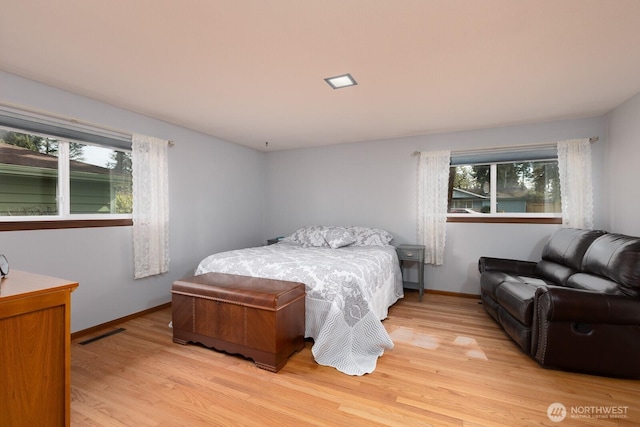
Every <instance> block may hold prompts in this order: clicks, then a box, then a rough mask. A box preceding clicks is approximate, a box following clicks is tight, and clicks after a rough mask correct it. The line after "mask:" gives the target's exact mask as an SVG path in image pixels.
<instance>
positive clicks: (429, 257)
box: [417, 151, 451, 265]
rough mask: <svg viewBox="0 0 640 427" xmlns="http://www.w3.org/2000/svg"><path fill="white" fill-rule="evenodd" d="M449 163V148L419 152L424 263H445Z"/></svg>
mask: <svg viewBox="0 0 640 427" xmlns="http://www.w3.org/2000/svg"><path fill="white" fill-rule="evenodd" d="M450 163H451V152H450V151H429V152H421V153H419V160H418V185H417V188H418V243H419V244H421V245H424V246H425V259H424V262H425V264H434V265H442V263H443V262H444V244H445V240H446V239H445V238H446V231H447V197H448V191H449V167H450Z"/></svg>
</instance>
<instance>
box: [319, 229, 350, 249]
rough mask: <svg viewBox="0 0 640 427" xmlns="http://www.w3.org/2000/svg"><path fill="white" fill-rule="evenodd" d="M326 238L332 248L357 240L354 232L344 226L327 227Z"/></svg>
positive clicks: (347, 244)
mask: <svg viewBox="0 0 640 427" xmlns="http://www.w3.org/2000/svg"><path fill="white" fill-rule="evenodd" d="M324 239H325V240H326V241H327V243H328V244H329V246H331V248H332V249H338V248H341V247H343V246H349V245H350V244H352V243H355V241H356V238H355V237H354V236H353V233H351V231H349V230H347V229H346V228H344V227H327V229H326V230H325V232H324Z"/></svg>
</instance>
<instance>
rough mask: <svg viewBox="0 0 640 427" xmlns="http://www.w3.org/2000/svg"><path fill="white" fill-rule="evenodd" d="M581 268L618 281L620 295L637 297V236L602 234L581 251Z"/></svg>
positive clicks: (639, 251) (639, 287)
mask: <svg viewBox="0 0 640 427" xmlns="http://www.w3.org/2000/svg"><path fill="white" fill-rule="evenodd" d="M582 271H583V272H584V273H591V274H595V275H598V276H602V277H605V278H607V279H609V280H612V281H614V282H617V284H618V288H619V292H618V293H621V294H623V295H628V296H632V297H640V238H638V237H631V236H626V235H622V234H613V233H612V234H605V235H603V236H601V237H599V238H598V239H597V240H596V241H594V242H593V244H592V245H591V246H590V247H589V249H588V250H587V252H586V253H585V255H584V260H583V262H582Z"/></svg>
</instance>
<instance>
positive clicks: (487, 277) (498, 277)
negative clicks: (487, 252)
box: [480, 271, 520, 300]
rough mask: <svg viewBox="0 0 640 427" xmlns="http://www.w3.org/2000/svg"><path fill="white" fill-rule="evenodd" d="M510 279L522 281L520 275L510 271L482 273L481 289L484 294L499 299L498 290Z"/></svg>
mask: <svg viewBox="0 0 640 427" xmlns="http://www.w3.org/2000/svg"><path fill="white" fill-rule="evenodd" d="M508 281H516V282H518V281H520V279H518V276H515V275H513V274H509V273H503V272H501V271H491V272H488V273H482V275H481V276H480V290H481V293H482V295H487V296H489V297H490V298H491V299H493V300H497V297H496V290H497V289H498V288H499V287H500V285H501V284H502V283H504V282H508Z"/></svg>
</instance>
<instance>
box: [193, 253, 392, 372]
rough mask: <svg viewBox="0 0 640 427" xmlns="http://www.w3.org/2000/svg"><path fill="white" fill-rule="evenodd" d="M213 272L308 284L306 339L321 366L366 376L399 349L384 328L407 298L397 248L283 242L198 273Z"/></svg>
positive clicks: (221, 257) (213, 260) (222, 257)
mask: <svg viewBox="0 0 640 427" xmlns="http://www.w3.org/2000/svg"><path fill="white" fill-rule="evenodd" d="M208 272H219V273H229V274H238V275H244V276H253V277H264V278H269V279H279V280H289V281H294V282H302V283H304V284H305V286H306V291H307V296H306V300H305V302H306V322H305V336H306V337H310V338H313V340H314V345H313V348H312V353H313V356H314V358H315V360H316V362H318V363H319V364H321V365H327V366H333V367H335V368H336V369H338V370H339V371H341V372H344V373H346V374H349V375H363V374H367V373H371V372H373V371H374V369H375V367H376V362H377V359H378V357H380V356H381V355H382V354H383V353H384V350H385V349H391V348H393V342H392V341H391V338H389V334H388V333H387V331H386V330H385V328H384V326H383V325H382V322H381V320H383V319H385V318H386V317H387V309H388V308H389V307H390V306H391V305H392V304H393V303H395V302H396V301H397V300H398V299H399V298H401V297H402V296H403V290H402V275H401V273H400V268H399V265H398V258H397V255H396V251H395V248H394V247H393V246H390V245H386V246H348V247H343V248H339V249H331V248H328V247H321V248H319V247H303V246H302V245H301V244H297V243H286V242H280V243H277V244H275V245H270V246H261V247H255V248H248V249H240V250H235V251H229V252H223V253H219V254H214V255H211V256H209V257H207V258H205V259H204V260H203V261H202V262H201V263H200V265H199V266H198V268H197V270H196V274H204V273H208Z"/></svg>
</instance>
